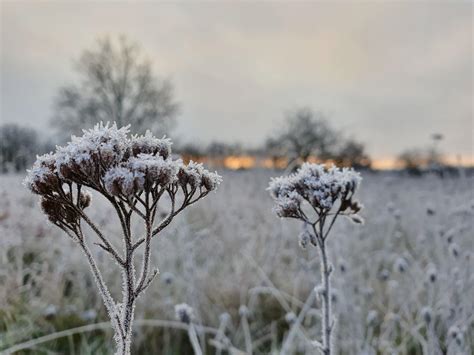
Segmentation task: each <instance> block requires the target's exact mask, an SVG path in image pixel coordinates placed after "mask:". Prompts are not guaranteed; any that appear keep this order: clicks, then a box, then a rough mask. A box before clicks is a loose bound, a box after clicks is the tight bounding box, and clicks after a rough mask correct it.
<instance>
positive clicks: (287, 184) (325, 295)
mask: <svg viewBox="0 0 474 355" xmlns="http://www.w3.org/2000/svg"><path fill="white" fill-rule="evenodd" d="M360 181H361V177H360V175H359V173H357V172H355V171H354V170H353V169H348V168H343V169H339V168H337V167H332V168H329V169H326V168H325V166H324V165H321V164H309V163H305V164H303V166H302V167H301V168H300V169H299V170H298V171H297V172H296V173H294V174H292V175H290V176H282V177H278V178H273V179H271V181H270V186H269V188H268V190H269V191H270V194H271V196H272V197H273V199H274V201H275V204H276V206H275V207H274V211H275V212H276V214H277V215H278V216H279V217H281V218H294V219H297V220H300V221H302V222H303V223H304V229H303V232H302V233H301V235H300V245H301V246H302V247H306V246H307V245H308V244H312V245H313V246H315V247H317V248H318V250H319V253H320V257H321V278H322V285H321V291H322V292H320V293H321V294H322V299H323V315H322V333H323V334H322V343H319V342H314V344H315V345H317V346H318V347H319V349H320V350H321V352H322V353H323V354H324V355H329V354H331V351H332V350H331V349H332V346H331V335H332V331H333V327H334V320H333V319H332V318H331V288H330V274H331V271H332V267H331V266H330V264H329V261H328V254H327V250H326V246H327V244H326V242H327V238H328V236H329V232H330V231H331V229H332V227H333V225H334V222H335V221H336V219H337V217H338V216H342V215H345V216H348V217H349V218H351V219H352V220H353V221H354V222H355V223H362V222H363V220H362V218H361V217H360V216H358V215H357V213H358V212H359V211H360V210H361V208H362V206H361V205H360V204H359V203H358V202H357V201H356V200H354V194H355V192H356V190H357V188H358V186H359V183H360ZM317 287H318V286H317Z"/></svg>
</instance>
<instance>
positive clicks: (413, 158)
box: [397, 149, 428, 175]
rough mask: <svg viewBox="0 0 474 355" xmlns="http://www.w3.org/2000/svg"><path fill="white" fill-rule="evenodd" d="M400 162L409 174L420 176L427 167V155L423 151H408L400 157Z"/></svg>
mask: <svg viewBox="0 0 474 355" xmlns="http://www.w3.org/2000/svg"><path fill="white" fill-rule="evenodd" d="M397 160H398V162H399V163H400V165H401V166H402V168H403V169H405V170H406V171H407V172H408V173H410V174H413V175H419V174H421V172H422V169H424V168H426V166H427V161H428V158H427V154H426V153H425V152H424V151H423V150H421V149H408V150H405V151H404V152H402V153H401V154H400V155H399V156H398V159H397Z"/></svg>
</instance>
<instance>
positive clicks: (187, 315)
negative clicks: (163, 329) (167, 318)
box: [174, 303, 194, 324]
mask: <svg viewBox="0 0 474 355" xmlns="http://www.w3.org/2000/svg"><path fill="white" fill-rule="evenodd" d="M174 312H175V315H176V319H177V320H179V321H180V322H183V323H186V324H189V323H191V322H192V321H193V320H194V311H193V309H192V307H191V306H189V305H188V304H186V303H181V304H177V305H176V306H174Z"/></svg>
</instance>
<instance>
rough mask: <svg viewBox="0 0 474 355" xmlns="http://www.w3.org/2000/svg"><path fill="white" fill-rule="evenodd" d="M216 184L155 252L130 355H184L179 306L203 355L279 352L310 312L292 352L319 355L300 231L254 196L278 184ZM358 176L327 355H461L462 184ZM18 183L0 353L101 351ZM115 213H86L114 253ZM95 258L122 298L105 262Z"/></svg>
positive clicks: (7, 250)
mask: <svg viewBox="0 0 474 355" xmlns="http://www.w3.org/2000/svg"><path fill="white" fill-rule="evenodd" d="M220 173H221V174H222V175H223V179H224V181H223V183H222V185H221V186H220V187H219V189H218V190H217V191H216V192H215V193H214V192H212V193H211V194H210V195H209V196H208V197H206V198H205V199H204V200H203V201H202V202H200V204H199V205H197V206H195V207H193V208H190V209H188V210H186V211H185V212H184V213H183V214H181V215H179V216H178V217H177V219H176V222H174V223H173V224H172V225H170V226H169V227H168V228H167V229H166V230H165V231H164V232H163V233H162V234H160V236H159V238H157V239H156V240H154V241H153V245H152V247H153V249H154V250H153V253H152V255H153V260H152V261H153V264H154V265H156V266H157V267H158V268H159V271H160V274H159V276H158V278H157V279H156V280H155V282H154V283H152V284H151V286H150V287H149V288H148V290H147V291H146V293H145V294H144V295H143V296H142V297H141V298H140V299H139V301H138V305H137V308H136V315H135V318H136V319H137V322H136V326H135V329H134V334H135V335H134V338H135V340H134V344H133V350H134V353H136V354H190V353H192V348H191V345H190V344H189V341H188V337H187V334H186V331H185V327H183V324H182V323H179V322H177V321H176V320H175V314H174V306H175V305H176V304H180V303H187V304H189V305H190V306H191V307H193V310H194V314H195V323H196V330H197V333H198V337H199V339H200V342H201V346H202V347H204V349H203V350H204V352H205V353H207V354H214V353H231V354H232V353H235V354H238V353H239V351H240V352H241V353H249V352H250V349H251V351H252V352H253V353H254V354H268V353H279V351H280V350H281V346H282V343H284V342H285V340H286V339H287V336H288V333H289V332H288V331H289V329H290V328H291V324H292V323H293V322H295V319H296V317H297V316H298V314H299V313H300V311H301V309H302V308H303V307H306V312H305V316H304V319H303V320H302V327H300V329H299V330H298V332H297V333H296V335H295V337H294V339H293V340H292V342H291V346H290V349H291V352H292V353H299V354H305V353H307V354H312V353H315V351H314V348H313V347H312V346H311V342H310V339H315V338H317V337H318V336H319V334H320V327H321V322H320V310H321V300H320V299H319V297H317V295H316V297H315V298H314V299H309V300H308V295H309V294H310V293H311V292H312V290H313V289H314V287H315V285H318V283H320V272H319V256H318V254H317V252H316V249H314V248H306V249H302V248H301V247H300V246H299V243H298V234H299V233H300V232H301V225H300V224H299V223H296V222H295V223H292V222H289V221H287V220H286V221H283V220H280V219H278V218H277V217H276V216H275V214H274V213H273V212H272V201H271V198H270V196H269V194H268V191H266V190H265V189H266V187H267V186H268V182H269V180H270V177H271V176H278V175H281V173H282V172H281V171H272V170H249V171H223V172H222V171H220ZM362 175H363V182H362V185H361V188H360V191H359V192H358V199H359V200H360V201H361V202H362V203H363V204H364V209H363V210H362V212H361V215H362V216H363V217H364V219H365V224H364V225H355V224H354V223H351V222H350V221H349V220H344V219H342V218H341V219H339V220H338V221H337V223H336V225H335V227H334V230H333V232H332V235H331V237H330V238H329V245H330V247H329V251H330V259H331V261H332V264H333V270H334V272H333V277H332V284H333V292H332V294H331V297H332V300H333V308H334V312H335V314H336V316H337V323H336V325H335V326H336V338H335V339H334V344H335V350H336V353H338V354H426V355H428V354H444V353H447V354H453V355H454V354H473V353H474V350H473V349H474V301H473V295H474V274H473V272H472V271H473V270H474V238H473V237H474V234H473V231H474V228H473V227H474V226H473V224H474V218H473V215H474V189H473V183H474V178H473V177H468V176H461V177H448V178H444V179H441V178H439V177H437V176H432V175H426V176H423V177H409V176H404V175H402V174H400V173H384V172H379V173H374V172H365V173H363V174H362ZM22 179H23V176H19V175H4V176H1V177H0V285H1V287H0V352H1V351H2V350H6V349H9V348H11V347H12V346H14V345H15V344H22V343H24V342H28V341H30V340H31V339H35V338H39V337H42V336H47V335H52V336H51V339H49V340H48V339H46V340H48V341H44V342H41V343H36V344H35V343H32V344H29V345H27V346H24V347H23V348H24V349H22V347H18V348H17V349H18V352H16V353H17V354H109V353H112V350H111V349H112V348H113V340H112V339H111V336H110V334H111V329H110V328H109V327H108V326H107V323H105V322H107V315H106V312H105V309H104V306H103V303H102V300H101V299H100V297H99V295H98V293H97V291H96V285H95V284H94V282H93V280H92V276H91V274H90V270H89V266H88V265H87V262H86V261H85V259H84V257H83V255H82V253H81V252H80V250H79V249H78V248H76V247H75V246H74V243H73V242H72V241H71V240H70V239H68V238H67V237H65V235H64V233H63V232H62V231H61V230H59V229H58V228H56V227H54V226H53V225H51V224H50V223H48V222H47V219H46V217H45V216H44V215H43V214H42V213H41V211H40V209H39V208H38V202H37V197H36V196H34V195H32V194H31V193H29V192H28V191H27V190H26V189H25V188H24V187H23V186H22V185H21V181H22ZM93 198H97V199H99V197H98V196H95V195H94V196H93ZM112 212H113V211H112V210H111V209H110V208H109V207H108V206H107V205H106V203H105V201H100V199H99V203H96V202H94V205H93V207H91V216H92V218H93V219H94V221H96V222H97V224H99V225H100V226H101V227H102V228H103V230H104V231H105V233H106V234H107V235H109V236H111V239H113V236H114V235H117V240H119V238H120V237H119V236H118V235H119V234H120V233H119V223H118V221H117V220H115V219H114V218H115V217H114V214H113V213H112ZM163 213H164V212H163ZM137 232H138V231H137ZM93 251H94V253H95V256H96V258H97V260H98V262H99V267H100V269H101V270H102V272H103V275H104V277H105V279H106V282H107V283H108V284H109V285H112V286H111V290H112V292H113V293H118V292H120V289H121V284H120V277H117V275H115V274H114V273H115V268H113V267H111V263H112V261H111V260H110V259H109V258H108V257H107V255H105V253H104V252H103V251H102V250H101V249H99V248H93ZM59 332H61V333H59ZM55 334H56V335H55Z"/></svg>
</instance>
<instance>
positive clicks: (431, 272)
mask: <svg viewBox="0 0 474 355" xmlns="http://www.w3.org/2000/svg"><path fill="white" fill-rule="evenodd" d="M426 276H427V278H428V281H429V282H430V283H435V282H436V279H437V278H438V272H437V270H436V266H435V265H434V264H432V263H430V264H428V266H427V268H426Z"/></svg>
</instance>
